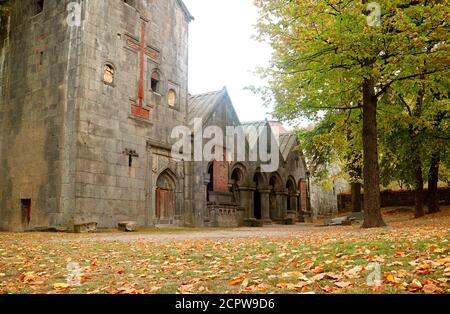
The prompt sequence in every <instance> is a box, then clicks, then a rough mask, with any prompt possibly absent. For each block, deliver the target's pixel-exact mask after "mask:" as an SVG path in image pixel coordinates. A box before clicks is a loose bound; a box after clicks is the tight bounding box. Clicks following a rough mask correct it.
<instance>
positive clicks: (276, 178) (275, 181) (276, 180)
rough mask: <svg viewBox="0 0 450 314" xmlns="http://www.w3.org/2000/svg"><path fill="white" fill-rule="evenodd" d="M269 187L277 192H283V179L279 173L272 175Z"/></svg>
mask: <svg viewBox="0 0 450 314" xmlns="http://www.w3.org/2000/svg"><path fill="white" fill-rule="evenodd" d="M269 185H270V186H271V187H273V188H274V189H275V190H276V191H281V190H282V189H283V188H284V185H283V179H282V178H281V176H280V174H279V173H278V172H274V173H272V174H271V175H270V179H269Z"/></svg>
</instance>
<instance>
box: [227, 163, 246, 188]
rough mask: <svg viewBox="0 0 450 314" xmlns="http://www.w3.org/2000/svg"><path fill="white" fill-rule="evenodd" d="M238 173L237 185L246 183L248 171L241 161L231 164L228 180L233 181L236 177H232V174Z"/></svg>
mask: <svg viewBox="0 0 450 314" xmlns="http://www.w3.org/2000/svg"><path fill="white" fill-rule="evenodd" d="M236 175H238V177H239V178H238V182H237V183H239V185H240V186H241V185H244V184H247V183H248V171H247V168H246V167H245V166H244V165H243V164H242V163H236V164H235V165H233V167H232V168H231V171H230V181H233V180H235V179H236V177H235V178H233V176H236Z"/></svg>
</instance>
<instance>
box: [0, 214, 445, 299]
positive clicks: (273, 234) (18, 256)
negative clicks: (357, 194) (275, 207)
mask: <svg viewBox="0 0 450 314" xmlns="http://www.w3.org/2000/svg"><path fill="white" fill-rule="evenodd" d="M411 216H412V214H411V213H410V212H396V213H392V212H390V213H388V214H387V215H386V220H387V222H388V223H389V227H388V228H383V229H374V230H362V229H360V228H359V227H358V226H349V227H333V228H317V227H314V226H313V225H309V226H305V225H299V226H295V227H283V226H271V227H266V228H259V229H248V228H245V229H232V230H224V229H218V230H216V231H214V230H198V229H192V230H188V229H178V230H165V231H155V230H145V231H141V232H140V233H138V234H133V235H130V234H121V233H117V232H102V233H98V234H90V235H74V234H44V233H27V234H10V233H1V234H0V293H91V294H92V293H114V294H115V293H130V294H140V293H449V292H450V285H449V280H450V255H449V252H450V245H449V241H450V233H449V231H450V208H445V209H444V211H443V212H442V213H439V214H436V215H432V216H428V217H425V218H422V219H418V220H414V219H411ZM377 265H379V268H380V272H379V274H380V278H379V279H380V280H381V281H380V282H379V283H378V284H377V282H376V280H377V278H378V277H377V275H378V273H377V268H378V266H377ZM78 266H79V268H78ZM368 278H369V279H371V281H369V282H370V283H371V284H370V285H369V284H368ZM68 279H69V281H68ZM77 283H79V284H77Z"/></svg>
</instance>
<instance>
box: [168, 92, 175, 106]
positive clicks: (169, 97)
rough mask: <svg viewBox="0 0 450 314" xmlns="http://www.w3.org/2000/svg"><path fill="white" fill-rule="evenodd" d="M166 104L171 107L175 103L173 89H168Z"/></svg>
mask: <svg viewBox="0 0 450 314" xmlns="http://www.w3.org/2000/svg"><path fill="white" fill-rule="evenodd" d="M167 104H168V105H169V107H172V108H174V107H176V105H177V93H176V92H175V91H174V90H173V89H170V90H169V93H167Z"/></svg>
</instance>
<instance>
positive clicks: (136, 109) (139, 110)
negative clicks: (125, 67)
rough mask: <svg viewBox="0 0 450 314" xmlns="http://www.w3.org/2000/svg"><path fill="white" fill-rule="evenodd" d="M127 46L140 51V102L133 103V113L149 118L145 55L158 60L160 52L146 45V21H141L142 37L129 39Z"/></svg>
mask: <svg viewBox="0 0 450 314" xmlns="http://www.w3.org/2000/svg"><path fill="white" fill-rule="evenodd" d="M127 46H128V47H130V48H131V49H133V50H135V51H137V52H138V53H139V59H140V60H139V86H138V103H133V104H132V105H131V114H132V115H134V116H136V117H139V118H143V119H146V120H148V119H149V118H150V110H148V109H147V108H144V65H145V56H148V57H149V58H150V59H152V60H154V61H157V60H158V57H159V52H158V51H156V50H154V49H151V48H148V47H147V46H146V45H145V22H144V21H142V23H141V39H140V41H136V40H134V39H132V38H128V39H127Z"/></svg>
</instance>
